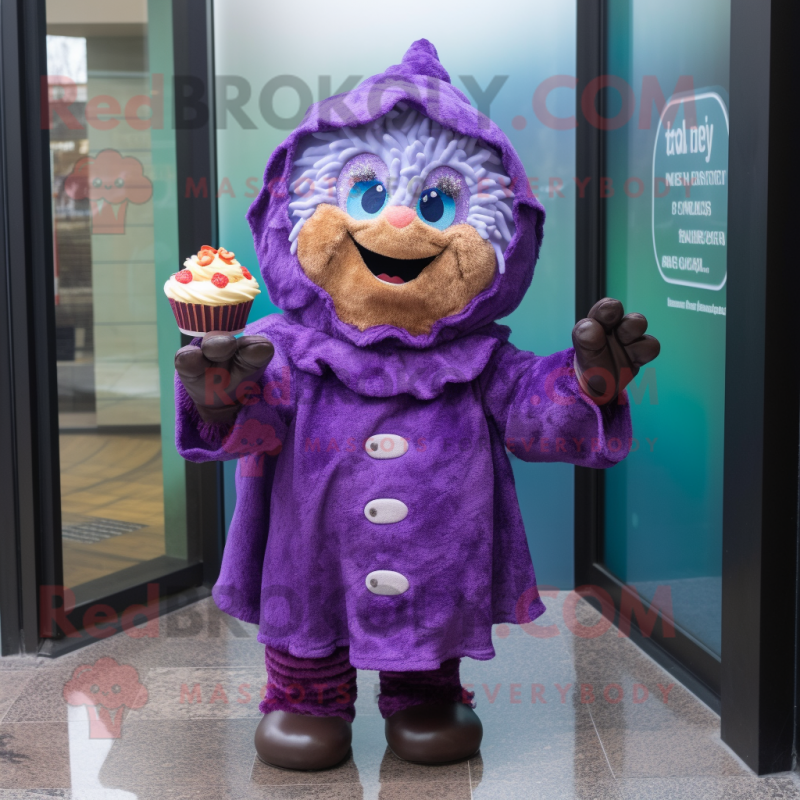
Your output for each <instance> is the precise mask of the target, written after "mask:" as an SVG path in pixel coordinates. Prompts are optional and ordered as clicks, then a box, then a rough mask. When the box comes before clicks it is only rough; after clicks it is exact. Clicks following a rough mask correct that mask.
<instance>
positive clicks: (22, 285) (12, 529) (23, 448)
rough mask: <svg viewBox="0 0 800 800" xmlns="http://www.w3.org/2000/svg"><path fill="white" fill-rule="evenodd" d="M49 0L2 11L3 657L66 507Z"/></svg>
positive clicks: (20, 626)
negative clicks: (46, 87) (58, 395)
mask: <svg viewBox="0 0 800 800" xmlns="http://www.w3.org/2000/svg"><path fill="white" fill-rule="evenodd" d="M44 23H45V4H44V0H33V2H30V1H29V0H10V2H5V1H4V2H3V3H2V4H0V52H1V55H0V58H1V59H2V62H1V63H2V67H0V69H1V70H2V75H1V76H0V92H2V96H1V97H0V114H2V129H1V130H0V136H2V159H0V161H1V162H2V164H1V165H0V170H2V175H0V197H2V200H0V205H1V206H2V207H1V208H0V218H1V219H2V222H0V225H2V227H3V229H4V230H3V231H2V234H3V236H2V245H3V250H2V256H0V259H2V262H3V263H2V264H0V266H1V267H2V275H3V283H4V286H3V292H4V295H5V296H4V297H3V300H4V302H3V304H2V309H0V315H2V322H3V329H4V333H5V334H6V335H5V336H4V337H3V339H4V343H3V355H2V361H3V364H2V366H3V373H2V380H3V395H2V397H0V401H1V402H2V403H3V406H2V409H0V417H2V420H3V422H2V425H3V426H4V428H5V430H4V433H5V434H6V436H8V438H5V437H4V442H6V443H8V445H9V446H8V447H7V448H6V447H3V448H2V451H3V452H2V455H0V459H2V461H0V463H2V467H0V469H1V470H2V476H3V487H2V489H0V491H2V492H3V494H4V495H5V496H4V497H3V501H4V503H3V508H4V509H9V510H12V509H13V512H12V513H9V514H8V515H7V516H6V517H5V519H4V522H3V525H2V526H0V527H1V529H2V534H0V536H2V548H3V553H2V558H0V584H2V585H3V590H2V594H1V595H0V603H2V605H0V613H2V642H0V645H1V646H2V652H3V653H7V652H25V653H31V652H36V649H37V645H38V633H37V588H38V585H39V584H40V583H46V582H50V583H51V584H57V583H58V582H60V579H61V574H62V565H61V519H60V510H61V503H60V501H59V475H58V414H57V406H56V404H55V403H54V402H53V394H52V393H51V391H50V388H51V387H52V386H55V371H56V370H55V354H54V353H53V352H51V350H52V346H53V343H54V342H55V308H54V302H53V292H54V284H53V253H52V247H51V245H50V243H51V242H52V235H51V230H52V228H51V201H50V175H49V169H48V165H49V163H50V160H49V134H48V131H47V124H46V121H45V125H44V126H43V125H42V116H41V113H42V104H41V102H40V97H41V76H42V75H46V74H47V68H46V53H45V48H44V41H45V40H44V35H43V33H42V32H43V31H44Z"/></svg>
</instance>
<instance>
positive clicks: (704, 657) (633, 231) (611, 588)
mask: <svg viewBox="0 0 800 800" xmlns="http://www.w3.org/2000/svg"><path fill="white" fill-rule="evenodd" d="M583 8H584V11H585V13H584V14H583V15H582V19H583V20H584V27H583V30H584V32H585V36H586V41H587V42H588V43H589V44H592V45H593V47H594V52H593V53H591V54H587V56H586V58H585V59H584V66H583V68H581V67H580V66H579V95H578V108H579V111H580V113H581V114H582V129H581V131H579V143H578V151H579V155H580V154H581V153H582V154H583V163H584V164H586V165H588V169H587V171H588V172H589V175H590V176H591V177H592V178H593V179H594V181H595V183H594V184H593V185H595V186H596V187H597V188H596V190H595V196H594V197H593V198H590V199H587V201H586V203H585V204H584V205H585V206H586V207H585V208H584V210H583V212H581V210H580V208H579V218H580V219H582V220H583V221H584V223H585V224H583V225H579V231H580V230H582V231H583V233H584V234H586V235H585V238H586V239H587V242H588V243H585V247H584V255H585V256H586V257H585V258H584V259H583V260H584V261H587V262H591V261H592V259H594V263H592V264H590V265H589V266H588V267H587V266H585V265H582V264H581V263H580V262H579V264H578V270H579V286H583V293H584V295H585V296H581V294H580V292H579V295H578V296H579V304H583V305H586V308H579V309H577V310H578V314H579V316H583V315H584V314H585V313H586V310H587V309H588V307H589V305H590V304H591V302H594V300H596V299H599V297H602V296H604V295H608V296H612V297H617V298H619V299H620V300H621V301H622V303H623V305H624V306H625V308H626V309H627V310H635V311H639V312H642V313H643V314H644V315H645V316H646V317H647V319H648V321H649V325H650V330H651V331H652V333H653V334H654V335H656V336H657V337H658V338H659V340H660V341H661V345H662V348H661V355H660V356H659V357H658V359H656V361H654V362H653V363H652V364H649V365H647V366H646V367H645V368H644V369H642V370H641V371H640V373H639V375H638V376H637V378H636V379H635V380H634V382H633V383H632V384H631V386H630V387H629V389H628V395H629V402H630V407H631V416H632V419H633V432H634V434H633V435H634V437H635V438H634V439H633V442H632V447H631V453H630V455H629V456H628V458H627V459H625V461H623V462H622V463H620V464H619V465H617V466H616V467H614V468H613V469H610V470H608V471H606V472H605V473H603V474H598V473H593V474H590V473H589V471H586V470H578V472H577V475H576V481H577V483H576V486H577V489H578V491H577V495H576V513H577V516H576V519H577V520H578V524H577V525H576V535H577V536H578V537H579V547H578V548H577V550H576V554H577V557H576V569H577V571H578V578H579V582H582V583H591V584H599V585H600V586H601V587H602V588H603V589H604V590H605V591H607V592H609V593H610V594H611V595H612V598H613V599H614V600H615V603H616V607H617V608H618V609H619V610H620V614H621V616H623V617H627V618H628V619H630V620H632V621H633V623H634V626H633V630H634V631H635V635H636V636H637V637H638V639H639V643H640V644H641V645H642V646H643V647H645V648H646V649H648V650H649V651H650V652H651V654H652V655H654V657H656V658H660V659H661V660H662V663H664V664H665V666H667V667H668V668H675V669H677V670H678V672H681V671H682V672H681V678H682V679H683V680H684V682H686V683H689V684H691V685H692V688H693V689H694V690H695V691H697V692H698V693H700V694H701V695H703V697H704V699H706V701H707V702H709V703H711V704H712V705H715V706H718V702H719V694H720V685H721V669H720V663H721V650H722V648H721V640H722V557H723V546H722V532H723V459H724V419H725V358H726V344H725V343H726V318H727V317H726V313H727V268H728V251H727V238H728V137H729V115H728V93H729V85H730V41H731V24H730V20H731V2H730V0H709V2H706V3H700V4H698V3H693V2H691V1H690V0H676V2H674V3H671V4H669V5H668V6H665V5H663V4H661V5H659V4H658V3H654V2H652V1H651V0H606V2H603V3H601V4H597V5H596V6H594V5H593V6H591V7H590V6H588V5H586V4H585V5H584V6H583ZM688 20H690V21H691V24H686V21H688ZM580 24H581V23H580V20H579V26H580ZM579 30H581V28H580V27H579ZM584 178H585V176H584ZM587 198H588V193H587ZM581 270H582V271H583V273H584V274H583V276H582V277H581V275H580V273H581ZM657 618H660V621H659V622H658V623H657V624H656V622H657ZM637 623H638V624H637ZM626 625H627V621H626Z"/></svg>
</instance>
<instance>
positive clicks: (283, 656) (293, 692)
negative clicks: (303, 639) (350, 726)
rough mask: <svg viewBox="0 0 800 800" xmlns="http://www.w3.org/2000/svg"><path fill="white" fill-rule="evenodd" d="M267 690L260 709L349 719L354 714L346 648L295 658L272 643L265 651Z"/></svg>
mask: <svg viewBox="0 0 800 800" xmlns="http://www.w3.org/2000/svg"><path fill="white" fill-rule="evenodd" d="M264 662H265V664H266V667H267V692H266V696H265V697H264V699H263V700H262V701H261V705H260V706H259V709H260V711H261V713H262V714H267V713H269V712H270V711H290V712H292V713H293V714H310V715H312V716H316V717H342V719H346V720H348V721H349V722H352V721H353V719H354V718H355V715H356V709H355V702H356V695H357V688H356V671H355V668H354V667H353V666H352V665H351V664H350V661H349V658H348V648H347V647H339V648H337V649H336V650H335V651H334V652H333V653H332V654H331V655H329V656H328V657H327V658H314V659H310V658H295V657H294V656H292V655H290V654H289V653H283V652H281V651H279V650H275V649H274V648H272V647H267V648H266V650H265V654H264Z"/></svg>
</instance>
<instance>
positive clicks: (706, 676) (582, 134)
mask: <svg viewBox="0 0 800 800" xmlns="http://www.w3.org/2000/svg"><path fill="white" fill-rule="evenodd" d="M607 37H608V30H607V2H606V0H578V30H577V72H578V84H577V103H576V105H577V119H578V128H577V131H576V145H575V146H576V173H577V174H578V176H580V178H581V179H582V180H585V179H586V178H587V177H590V178H591V180H590V181H589V183H588V184H587V186H588V187H591V186H595V187H597V186H599V184H600V178H601V177H603V176H604V174H605V141H604V136H603V131H601V130H600V129H599V128H597V127H596V126H593V125H591V124H590V123H589V122H588V120H586V118H585V116H584V114H583V112H582V111H581V101H580V98H581V94H582V91H583V88H584V87H585V86H586V85H588V84H589V83H590V82H591V81H592V80H593V79H594V78H597V77H598V76H600V75H604V74H606V64H607V62H606V46H607ZM600 99H602V95H601V96H600ZM575 236H576V240H575V248H576V249H575V254H576V264H575V271H576V292H575V301H576V308H575V314H576V319H581V318H583V317H585V316H586V312H587V311H588V310H589V309H590V308H591V307H592V305H593V304H594V303H595V302H596V301H597V300H599V299H600V298H602V297H603V296H604V295H605V283H606V265H605V254H606V248H605V208H604V203H603V200H602V199H601V198H600V196H599V192H598V191H596V190H595V191H594V192H592V191H589V190H588V188H587V191H586V193H585V197H584V198H580V199H578V200H577V201H576V220H575ZM604 496H605V481H604V475H603V472H602V470H593V469H588V468H585V467H576V468H575V582H576V585H578V586H581V585H592V586H598V587H600V588H601V589H604V590H605V591H606V592H608V594H609V595H610V596H611V598H612V600H613V601H614V605H615V608H616V609H618V610H619V609H621V600H622V597H623V594H624V593H626V592H628V593H630V592H633V591H634V590H633V589H632V588H631V587H628V586H626V585H625V584H624V583H623V582H622V581H620V580H619V579H618V578H617V577H616V576H615V575H613V574H612V573H611V572H610V571H609V570H607V569H606V568H605V567H604V566H603V565H602V563H600V562H601V558H602V552H603V524H604V519H605V514H604ZM642 605H643V607H644V608H645V610H649V604H648V603H647V602H646V601H645V600H644V599H642ZM618 613H620V612H618ZM617 621H619V620H617ZM628 621H629V620H626V623H627V622H628ZM630 623H631V625H630V629H631V636H632V638H633V640H634V641H635V642H636V643H637V644H638V645H639V646H640V647H641V648H642V649H643V650H644V651H645V652H647V653H648V655H650V656H651V657H652V658H653V659H654V660H656V661H658V662H659V663H660V664H661V665H662V666H664V668H665V669H667V670H668V671H670V672H671V673H673V674H674V675H675V676H676V677H678V678H679V679H680V680H681V681H682V682H683V683H684V684H686V685H687V686H688V687H689V688H690V689H692V691H694V692H695V693H696V694H697V695H698V696H700V697H701V698H702V699H703V700H704V701H705V702H706V703H708V704H709V705H710V706H711V707H712V708H715V709H719V691H720V661H719V659H718V658H717V657H716V656H715V655H714V654H713V653H711V652H710V651H709V650H708V649H707V648H706V647H705V646H704V645H703V644H701V643H700V642H699V641H697V640H696V639H695V638H694V637H693V636H691V634H689V633H687V632H686V631H683V630H681V628H680V627H679V626H678V625H675V635H674V636H670V637H665V636H664V635H663V629H662V627H661V624H657V625H656V627H655V628H654V630H653V631H652V633H651V634H650V635H649V636H645V635H643V634H642V632H641V630H640V628H639V626H638V625H637V622H636V620H635V619H633V620H630Z"/></svg>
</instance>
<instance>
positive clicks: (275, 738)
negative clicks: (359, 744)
mask: <svg viewBox="0 0 800 800" xmlns="http://www.w3.org/2000/svg"><path fill="white" fill-rule="evenodd" d="M352 738H353V732H352V728H351V726H350V723H349V722H347V720H344V719H342V718H341V717H314V716H311V715H309V714H291V713H290V712H288V711H270V712H269V713H268V714H264V716H263V717H262V718H261V722H259V723H258V728H256V739H255V744H256V754H257V755H258V757H259V759H260V760H261V761H263V762H264V763H265V764H270V765H271V766H273V767H280V768H281V769H299V770H310V769H328V768H329V767H335V766H336V765H337V764H338V763H339V762H340V761H343V760H344V759H345V758H346V757H347V754H348V753H349V752H350V742H351V741H352Z"/></svg>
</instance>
